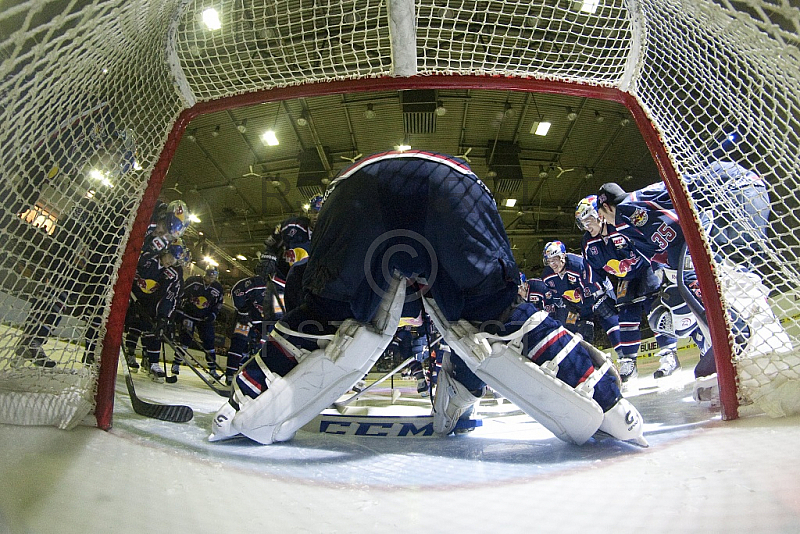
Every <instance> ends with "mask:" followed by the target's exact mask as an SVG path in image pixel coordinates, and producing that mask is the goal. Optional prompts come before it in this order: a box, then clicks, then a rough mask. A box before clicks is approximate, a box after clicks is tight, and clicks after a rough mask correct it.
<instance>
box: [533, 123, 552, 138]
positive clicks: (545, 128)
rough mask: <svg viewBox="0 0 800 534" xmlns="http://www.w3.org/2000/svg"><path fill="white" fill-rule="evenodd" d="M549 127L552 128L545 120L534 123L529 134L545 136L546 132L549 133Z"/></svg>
mask: <svg viewBox="0 0 800 534" xmlns="http://www.w3.org/2000/svg"><path fill="white" fill-rule="evenodd" d="M550 126H552V124H551V123H549V122H548V121H546V120H541V121H535V122H534V123H533V125H531V133H532V134H534V135H541V136H545V135H547V132H549V131H550Z"/></svg>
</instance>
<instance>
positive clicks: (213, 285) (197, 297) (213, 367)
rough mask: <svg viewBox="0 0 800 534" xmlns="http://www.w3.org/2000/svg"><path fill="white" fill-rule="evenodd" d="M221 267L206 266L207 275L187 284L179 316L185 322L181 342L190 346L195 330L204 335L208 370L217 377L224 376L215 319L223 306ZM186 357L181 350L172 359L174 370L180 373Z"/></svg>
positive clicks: (201, 336) (201, 339)
mask: <svg viewBox="0 0 800 534" xmlns="http://www.w3.org/2000/svg"><path fill="white" fill-rule="evenodd" d="M218 278H219V269H217V268H216V267H214V266H209V267H206V270H205V273H204V274H203V276H199V275H196V276H190V277H189V278H187V279H186V281H185V282H184V284H183V293H182V294H181V299H180V300H181V306H180V310H179V311H178V319H179V321H180V324H181V326H182V328H181V335H180V342H181V345H182V346H183V348H184V350H186V349H188V348H189V345H191V343H192V338H193V337H194V332H195V330H197V334H198V336H199V337H200V341H201V343H202V344H203V351H204V352H205V353H206V363H207V364H208V371H209V373H210V374H211V376H213V377H214V378H216V379H219V378H220V374H219V373H218V372H217V357H216V347H215V344H214V321H216V320H217V316H218V315H219V312H220V310H221V309H222V301H223V290H222V285H221V284H220V283H219V282H218V281H217V279H218ZM181 363H183V362H182V360H181V358H180V356H179V355H178V354H175V359H174V360H173V363H172V374H175V375H177V374H179V373H180V366H181Z"/></svg>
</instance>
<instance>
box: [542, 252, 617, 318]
mask: <svg viewBox="0 0 800 534" xmlns="http://www.w3.org/2000/svg"><path fill="white" fill-rule="evenodd" d="M542 280H543V281H544V284H545V286H547V287H548V288H549V289H550V290H551V291H552V293H553V298H554V299H556V301H557V300H561V302H562V303H563V305H564V306H567V307H570V308H577V309H578V311H579V313H580V314H581V316H583V317H586V316H590V315H592V306H593V305H594V296H593V295H594V294H595V293H598V292H600V291H602V290H603V287H602V283H600V282H596V281H595V280H594V277H593V275H592V271H591V269H589V268H587V267H586V264H585V263H584V261H583V258H582V257H581V256H578V255H577V254H572V253H567V257H566V265H565V266H564V270H563V271H561V273H560V274H556V273H555V272H554V271H553V269H552V268H551V267H550V266H549V265H546V266H545V268H544V270H543V271H542Z"/></svg>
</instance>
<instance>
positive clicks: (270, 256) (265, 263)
mask: <svg viewBox="0 0 800 534" xmlns="http://www.w3.org/2000/svg"><path fill="white" fill-rule="evenodd" d="M258 270H259V273H257V274H260V275H261V276H263V277H264V278H266V277H268V276H272V275H273V274H275V271H277V270H278V255H277V254H274V253H272V252H268V251H264V252H262V253H261V255H260V256H259V263H258Z"/></svg>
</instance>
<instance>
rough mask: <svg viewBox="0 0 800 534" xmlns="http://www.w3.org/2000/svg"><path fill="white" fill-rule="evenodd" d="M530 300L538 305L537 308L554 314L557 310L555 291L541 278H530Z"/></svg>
mask: <svg viewBox="0 0 800 534" xmlns="http://www.w3.org/2000/svg"><path fill="white" fill-rule="evenodd" d="M528 302H530V303H532V304H533V305H534V306H536V309H538V310H544V311H546V312H547V313H549V314H550V315H553V314H554V313H555V311H556V304H555V301H554V300H553V291H552V290H551V289H550V288H548V287H547V285H546V284H545V283H544V281H543V280H542V279H541V278H529V279H528Z"/></svg>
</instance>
